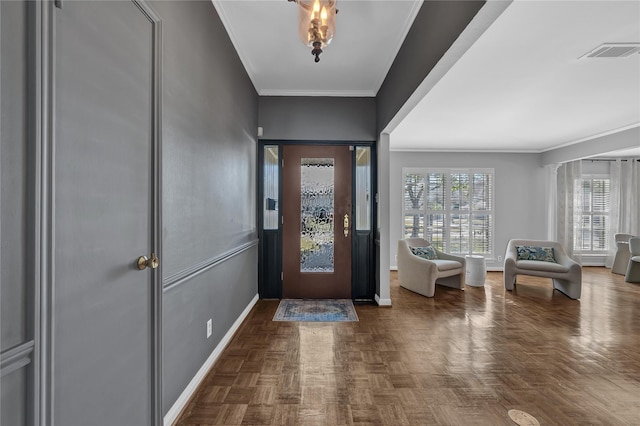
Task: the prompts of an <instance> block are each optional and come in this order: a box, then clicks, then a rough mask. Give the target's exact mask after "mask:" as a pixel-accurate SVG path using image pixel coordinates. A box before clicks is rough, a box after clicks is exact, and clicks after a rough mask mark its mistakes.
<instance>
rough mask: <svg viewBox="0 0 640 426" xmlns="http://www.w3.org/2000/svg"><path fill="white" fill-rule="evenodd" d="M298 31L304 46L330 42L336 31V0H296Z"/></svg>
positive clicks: (322, 44) (325, 44) (324, 44)
mask: <svg viewBox="0 0 640 426" xmlns="http://www.w3.org/2000/svg"><path fill="white" fill-rule="evenodd" d="M297 3H298V6H299V7H298V11H299V12H298V33H299V35H300V40H301V41H302V43H304V44H305V45H306V46H309V47H313V43H315V42H320V43H321V47H325V46H327V45H328V44H329V43H331V40H332V39H333V36H334V34H335V32H336V0H297Z"/></svg>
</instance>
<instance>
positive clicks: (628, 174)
mask: <svg viewBox="0 0 640 426" xmlns="http://www.w3.org/2000/svg"><path fill="white" fill-rule="evenodd" d="M639 160H640V159H635V158H633V159H627V160H621V159H617V160H616V161H615V162H612V163H611V169H610V188H611V189H610V191H611V192H610V193H611V198H610V203H611V204H610V208H609V252H608V253H607V259H606V266H607V267H608V268H611V266H612V265H613V257H614V256H615V253H616V244H615V240H614V235H615V234H621V233H623V234H632V235H637V236H640V162H639Z"/></svg>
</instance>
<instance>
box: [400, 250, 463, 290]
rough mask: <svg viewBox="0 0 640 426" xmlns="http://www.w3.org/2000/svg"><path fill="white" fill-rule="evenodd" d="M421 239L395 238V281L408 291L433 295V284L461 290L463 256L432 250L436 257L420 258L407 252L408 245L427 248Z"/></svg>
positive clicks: (434, 286) (434, 288)
mask: <svg viewBox="0 0 640 426" xmlns="http://www.w3.org/2000/svg"><path fill="white" fill-rule="evenodd" d="M430 245H431V243H430V242H429V241H427V240H425V239H423V238H407V239H404V240H399V241H398V281H400V285H401V286H402V287H404V288H406V289H408V290H411V291H414V292H416V293H419V294H422V295H423V296H427V297H433V295H434V294H435V291H436V284H439V285H443V286H446V287H452V288H458V289H461V290H464V277H465V259H464V257H459V256H453V255H451V254H447V253H443V252H441V251H440V250H435V251H436V253H437V255H438V258H437V259H423V258H421V257H419V256H416V255H415V254H413V253H412V252H411V248H410V247H428V246H430Z"/></svg>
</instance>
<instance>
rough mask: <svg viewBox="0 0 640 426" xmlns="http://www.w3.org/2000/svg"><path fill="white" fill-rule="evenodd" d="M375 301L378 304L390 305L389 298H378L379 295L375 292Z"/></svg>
mask: <svg viewBox="0 0 640 426" xmlns="http://www.w3.org/2000/svg"><path fill="white" fill-rule="evenodd" d="M376 303H377V304H378V306H391V299H380V296H378V295H377V294H376Z"/></svg>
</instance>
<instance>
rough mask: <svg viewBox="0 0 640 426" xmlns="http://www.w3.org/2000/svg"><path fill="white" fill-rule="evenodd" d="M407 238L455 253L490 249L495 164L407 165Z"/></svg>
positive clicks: (488, 250) (405, 214) (405, 208)
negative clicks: (488, 166)
mask: <svg viewBox="0 0 640 426" xmlns="http://www.w3.org/2000/svg"><path fill="white" fill-rule="evenodd" d="M403 185H404V188H403V191H404V215H403V231H404V233H403V235H404V237H405V238H412V237H423V238H425V239H427V240H429V241H431V243H432V244H433V245H434V246H435V247H437V248H438V249H440V250H443V251H446V252H449V253H457V254H482V255H485V256H491V255H492V252H493V169H480V170H469V169H465V170H461V169H455V170H454V169H406V170H405V171H404V181H403Z"/></svg>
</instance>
